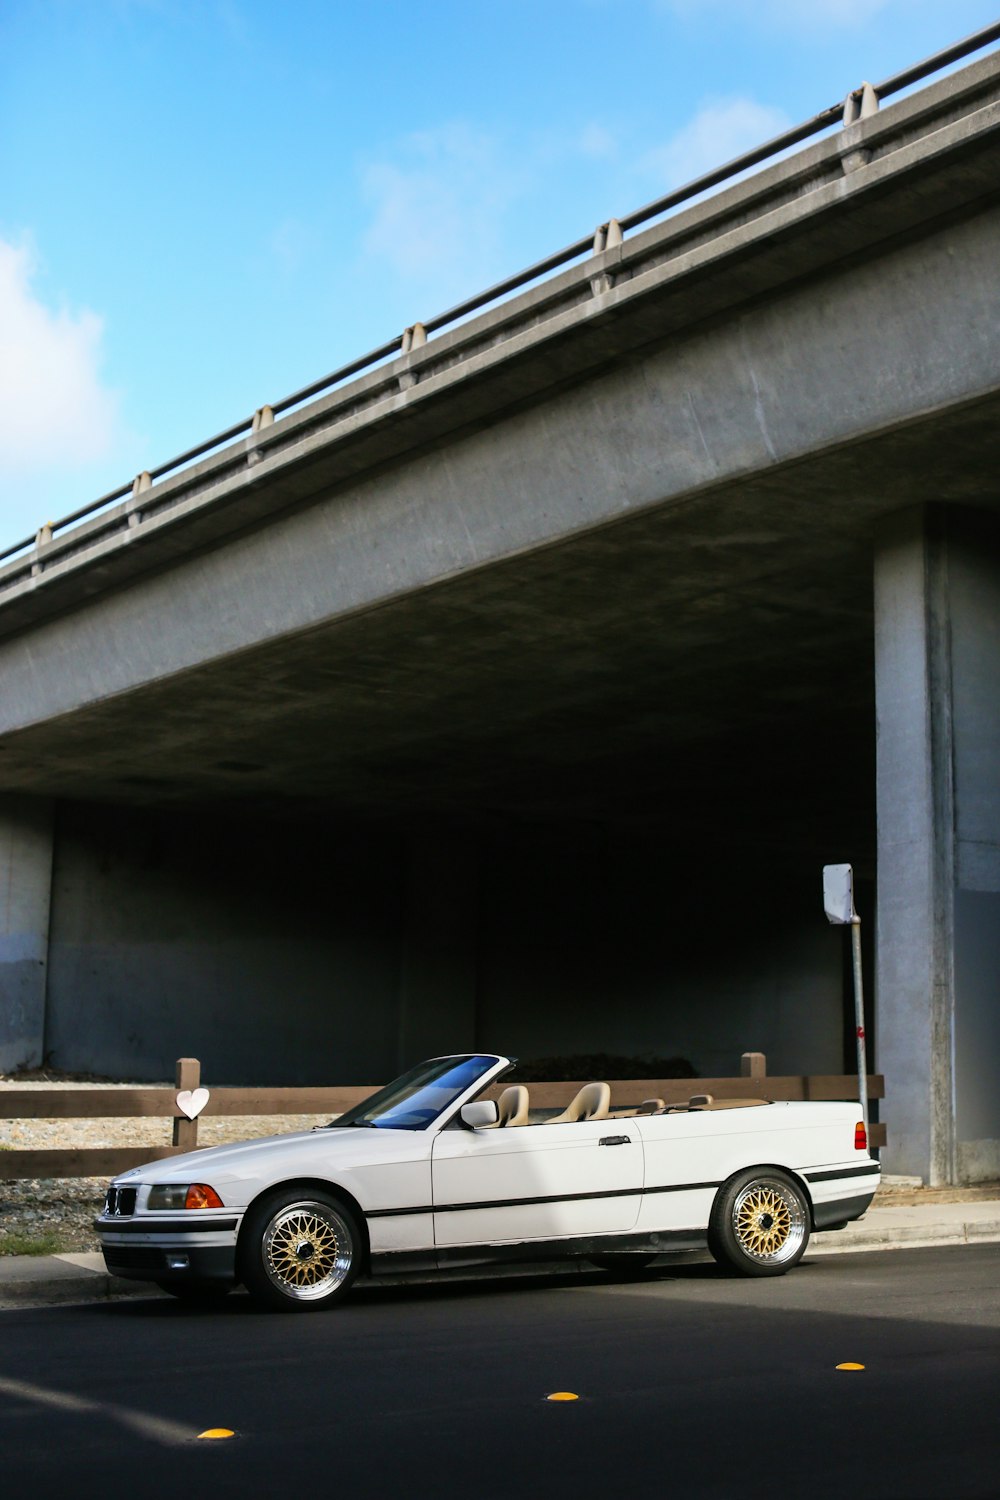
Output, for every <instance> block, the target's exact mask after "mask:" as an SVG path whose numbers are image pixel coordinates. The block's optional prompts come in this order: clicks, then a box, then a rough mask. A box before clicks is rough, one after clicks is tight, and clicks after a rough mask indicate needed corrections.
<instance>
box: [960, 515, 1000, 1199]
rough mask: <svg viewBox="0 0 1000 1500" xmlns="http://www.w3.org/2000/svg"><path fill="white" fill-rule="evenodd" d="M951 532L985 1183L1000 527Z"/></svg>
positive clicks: (980, 1158) (965, 961) (998, 927)
mask: <svg viewBox="0 0 1000 1500" xmlns="http://www.w3.org/2000/svg"><path fill="white" fill-rule="evenodd" d="M949 532H950V545H949V554H948V571H949V591H950V601H951V629H950V638H951V690H952V719H953V723H954V726H955V728H954V788H955V839H954V846H955V894H954V941H955V961H954V962H955V981H954V982H955V1134H956V1169H957V1175H958V1178H959V1180H960V1181H962V1182H976V1181H982V1180H991V1179H996V1178H998V1177H1000V1089H998V1087H997V1077H998V1074H1000V526H997V525H996V524H995V522H993V521H992V519H991V518H985V517H980V516H971V515H967V516H965V517H963V518H962V520H961V524H960V526H955V524H954V523H952V526H951V527H950V528H949Z"/></svg>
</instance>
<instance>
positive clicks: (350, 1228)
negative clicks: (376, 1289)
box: [241, 1193, 361, 1311]
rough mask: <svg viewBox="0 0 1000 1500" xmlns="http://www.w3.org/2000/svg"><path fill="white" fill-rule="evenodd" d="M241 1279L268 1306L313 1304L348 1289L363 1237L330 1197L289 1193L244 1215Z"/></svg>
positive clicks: (302, 1308)
mask: <svg viewBox="0 0 1000 1500" xmlns="http://www.w3.org/2000/svg"><path fill="white" fill-rule="evenodd" d="M244 1229H245V1232H246V1233H245V1241H242V1237H241V1243H242V1257H241V1264H242V1279H243V1280H244V1281H245V1283H246V1286H247V1289H248V1291H249V1292H250V1293H251V1294H252V1295H253V1296H255V1297H257V1298H258V1300H260V1301H262V1302H264V1303H266V1304H268V1305H269V1306H271V1307H277V1308H285V1309H287V1310H295V1309H301V1310H302V1311H305V1309H306V1308H308V1307H317V1306H319V1305H321V1304H323V1303H325V1302H329V1301H333V1300H334V1299H335V1298H337V1297H338V1296H339V1295H341V1294H342V1293H344V1292H346V1290H347V1288H348V1286H349V1285H350V1283H351V1282H352V1281H353V1280H354V1277H355V1276H356V1275H357V1272H358V1261H359V1251H360V1247H361V1235H360V1232H359V1230H358V1228H357V1226H356V1225H355V1223H354V1219H353V1216H352V1215H351V1214H350V1213H349V1212H348V1210H347V1209H346V1208H344V1207H343V1206H342V1205H341V1204H339V1203H337V1202H336V1200H334V1199H333V1198H331V1199H329V1200H327V1199H325V1198H324V1197H321V1196H320V1195H319V1194H318V1193H317V1194H315V1195H314V1194H308V1195H305V1194H296V1195H294V1196H292V1195H291V1194H289V1195H287V1196H285V1197H284V1199H279V1200H277V1201H276V1200H275V1198H274V1197H272V1198H271V1199H270V1200H269V1201H265V1202H262V1203H261V1204H259V1205H258V1206H256V1208H255V1209H252V1210H251V1212H250V1213H249V1214H248V1215H247V1221H246V1223H245V1225H244Z"/></svg>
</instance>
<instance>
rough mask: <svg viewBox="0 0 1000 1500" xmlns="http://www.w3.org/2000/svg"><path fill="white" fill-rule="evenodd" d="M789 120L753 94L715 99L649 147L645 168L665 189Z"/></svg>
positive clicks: (733, 154)
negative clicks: (750, 95) (652, 146)
mask: <svg viewBox="0 0 1000 1500" xmlns="http://www.w3.org/2000/svg"><path fill="white" fill-rule="evenodd" d="M790 123H791V122H790V120H789V119H788V116H787V115H786V114H784V112H783V111H782V110H780V109H773V108H772V107H771V106H770V105H767V104H758V103H757V102H756V101H755V100H753V99H746V98H732V99H710V100H708V101H706V103H705V104H703V105H702V107H701V109H699V111H698V113H697V114H696V115H695V117H694V119H693V120H690V121H689V122H688V124H687V125H684V126H683V127H682V128H681V129H680V130H678V131H677V133H676V135H674V136H672V137H671V138H670V140H668V141H666V142H665V143H664V144H663V145H662V146H657V147H655V148H654V149H653V150H652V151H649V152H647V153H646V155H645V156H644V157H643V159H642V162H641V164H640V165H641V169H642V171H643V173H644V174H649V175H651V176H653V177H655V178H656V179H657V181H658V183H659V186H660V187H661V188H662V189H667V188H672V187H679V186H681V185H682V184H683V183H685V182H690V181H691V180H692V179H693V178H695V177H700V176H701V175H702V173H703V172H710V171H711V170H712V169H713V168H714V167H721V166H723V165H724V164H725V163H726V162H727V161H731V160H732V159H733V157H736V156H740V155H741V154H742V153H743V152H744V151H749V150H750V149H751V148H752V147H754V146H760V145H763V143H764V142H765V141H767V140H770V139H771V138H772V137H773V136H776V135H780V134H781V132H782V131H783V130H786V129H787V128H788V127H789V125H790Z"/></svg>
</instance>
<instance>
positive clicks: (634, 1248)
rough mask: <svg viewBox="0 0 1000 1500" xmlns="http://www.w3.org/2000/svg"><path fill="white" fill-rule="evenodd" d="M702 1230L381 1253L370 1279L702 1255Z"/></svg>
mask: <svg viewBox="0 0 1000 1500" xmlns="http://www.w3.org/2000/svg"><path fill="white" fill-rule="evenodd" d="M707 1245H708V1237H707V1235H706V1233H705V1231H704V1230H703V1229H669V1230H660V1231H659V1232H658V1233H657V1232H652V1233H644V1234H597V1235H573V1236H571V1237H570V1238H567V1239H562V1240H524V1241H520V1242H518V1243H516V1244H513V1243H503V1244H497V1245H443V1246H441V1247H440V1248H438V1249H436V1250H384V1251H381V1252H378V1253H375V1254H373V1255H372V1256H371V1257H370V1264H369V1268H370V1271H371V1274H372V1275H373V1276H394V1275H406V1274H415V1273H417V1272H420V1271H443V1270H447V1269H449V1268H458V1267H460V1266H485V1265H510V1264H512V1263H514V1262H525V1261H547V1260H575V1259H579V1258H583V1259H587V1258H588V1257H590V1256H593V1255H630V1254H631V1255H670V1254H675V1253H677V1252H679V1251H685V1250H704V1249H706V1247H707Z"/></svg>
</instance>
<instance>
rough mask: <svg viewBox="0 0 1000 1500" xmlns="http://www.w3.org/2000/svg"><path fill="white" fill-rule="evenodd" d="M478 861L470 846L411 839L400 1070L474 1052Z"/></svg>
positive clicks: (446, 840)
mask: <svg viewBox="0 0 1000 1500" xmlns="http://www.w3.org/2000/svg"><path fill="white" fill-rule="evenodd" d="M478 886H479V882H478V857H477V854H476V851H475V849H474V848H473V847H472V846H471V845H470V844H469V843H467V842H466V841H465V840H463V839H460V838H453V837H438V836H436V835H429V834H428V835H421V836H419V837H414V838H412V839H411V841H410V847H409V855H408V860H407V870H406V888H405V891H404V904H403V934H402V952H401V962H400V987H399V1066H400V1068H401V1069H402V1068H408V1067H410V1066H412V1064H413V1063H415V1062H420V1060H421V1059H422V1058H425V1057H436V1056H439V1055H440V1054H441V1053H445V1052H461V1051H464V1050H471V1049H472V1048H474V1047H475V1046H476V985H477V956H478V955H477V947H478V914H479V889H478Z"/></svg>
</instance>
